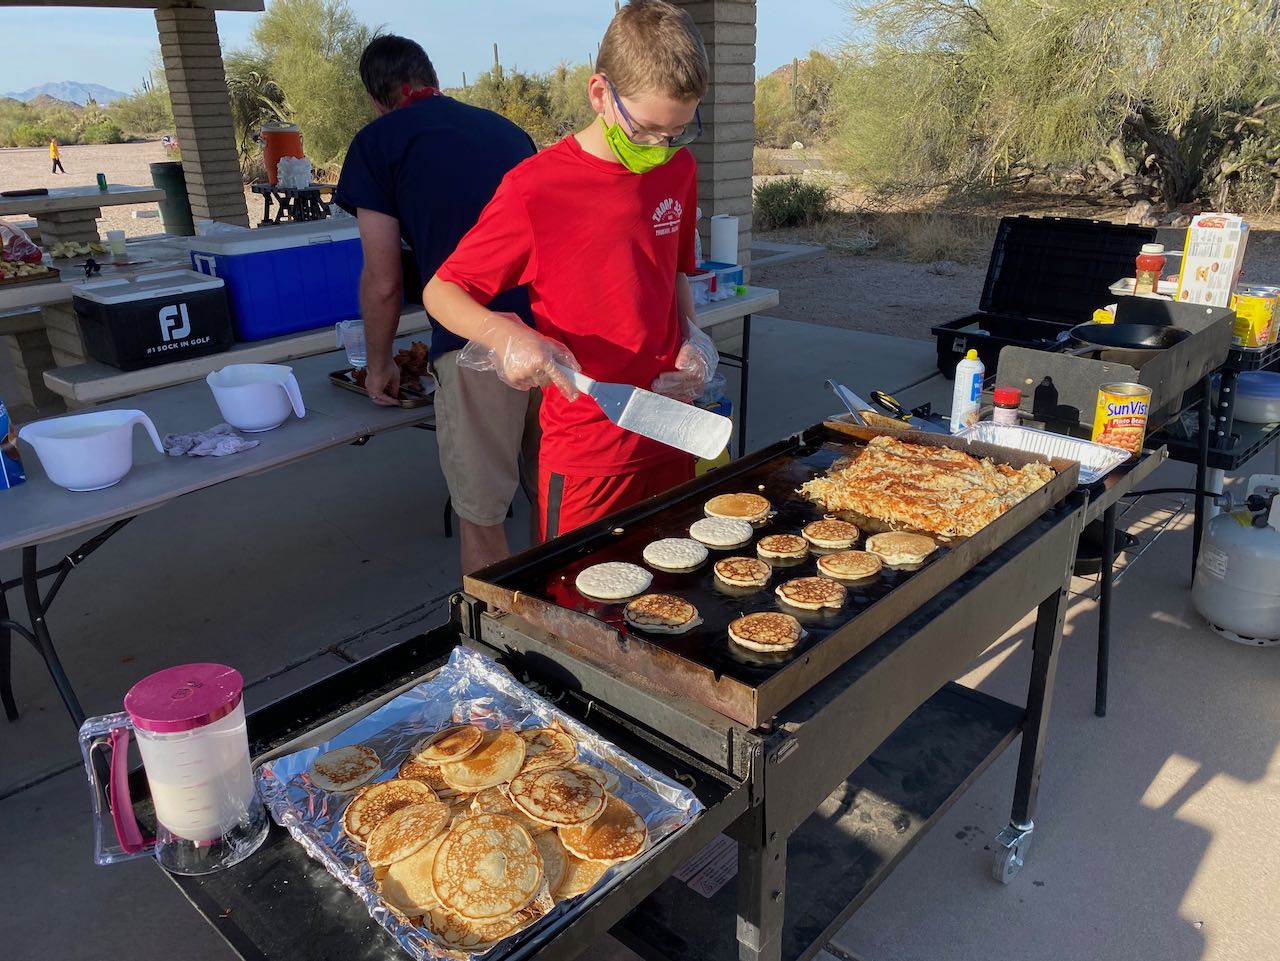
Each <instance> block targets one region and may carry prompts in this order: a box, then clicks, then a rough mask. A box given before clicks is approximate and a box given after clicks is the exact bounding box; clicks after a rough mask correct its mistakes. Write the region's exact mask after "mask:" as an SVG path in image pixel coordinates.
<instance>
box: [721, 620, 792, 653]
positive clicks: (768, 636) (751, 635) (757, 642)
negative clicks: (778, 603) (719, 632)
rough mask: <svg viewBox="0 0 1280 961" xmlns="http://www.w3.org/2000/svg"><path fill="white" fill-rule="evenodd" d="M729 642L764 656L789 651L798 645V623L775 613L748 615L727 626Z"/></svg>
mask: <svg viewBox="0 0 1280 961" xmlns="http://www.w3.org/2000/svg"><path fill="white" fill-rule="evenodd" d="M729 640H730V641H732V642H733V643H735V644H738V645H740V646H742V647H745V648H746V649H747V650H749V651H760V652H762V653H765V654H772V653H776V652H778V651H789V650H791V649H792V648H793V647H795V646H796V645H797V644H799V643H800V622H799V621H797V620H796V619H795V618H794V617H792V616H791V615H790V614H780V613H778V612H777V611H762V612H760V613H758V614H748V615H746V616H745V617H740V618H738V619H737V620H736V621H733V622H731V623H730V624H729Z"/></svg>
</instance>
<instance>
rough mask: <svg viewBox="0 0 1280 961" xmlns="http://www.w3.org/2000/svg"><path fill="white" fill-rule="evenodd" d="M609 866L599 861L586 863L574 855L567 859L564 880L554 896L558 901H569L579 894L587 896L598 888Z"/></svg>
mask: <svg viewBox="0 0 1280 961" xmlns="http://www.w3.org/2000/svg"><path fill="white" fill-rule="evenodd" d="M608 870H609V865H607V864H601V863H600V862H599V861H584V860H582V858H575V857H574V856H573V855H572V854H570V855H568V856H566V857H565V869H564V880H563V881H561V882H560V887H558V888H556V890H555V891H554V892H552V893H553V896H554V897H555V899H556V900H557V901H567V900H569V898H576V897H577V896H578V895H579V894H586V893H587V892H588V891H590V890H591V889H592V888H594V887H595V886H596V882H597V881H599V880H600V879H601V878H602V877H604V872H606V871H608Z"/></svg>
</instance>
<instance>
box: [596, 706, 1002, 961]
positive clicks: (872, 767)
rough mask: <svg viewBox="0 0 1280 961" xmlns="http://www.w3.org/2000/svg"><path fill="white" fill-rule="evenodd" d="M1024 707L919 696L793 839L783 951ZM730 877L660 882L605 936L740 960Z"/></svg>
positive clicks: (820, 937) (837, 914)
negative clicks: (710, 892) (695, 885)
mask: <svg viewBox="0 0 1280 961" xmlns="http://www.w3.org/2000/svg"><path fill="white" fill-rule="evenodd" d="M1024 716H1025V712H1024V710H1023V709H1022V708H1019V707H1015V706H1014V705H1012V704H1009V703H1007V702H1005V701H1002V700H999V699H997V698H994V697H990V696H989V695H986V694H983V693H981V692H979V691H975V690H972V689H970V688H967V687H963V686H962V685H959V684H948V685H947V686H946V687H944V688H942V690H940V691H939V692H938V693H937V694H935V695H934V696H933V697H932V698H930V699H929V700H928V701H926V702H925V703H924V704H923V705H922V706H921V707H919V708H918V709H917V710H916V711H915V713H913V714H912V715H911V716H910V717H909V718H908V719H907V720H906V721H905V722H903V724H902V725H901V726H900V727H898V729H897V730H896V731H894V733H893V734H892V735H891V736H890V737H889V738H888V739H887V740H886V741H885V742H884V743H883V744H882V745H881V746H880V747H879V748H878V749H877V750H876V752H875V753H874V754H872V755H871V757H870V758H868V759H867V761H865V762H864V763H863V764H862V765H860V766H859V767H858V768H857V770H855V771H854V772H853V774H852V775H851V776H850V777H849V778H848V779H847V780H846V781H845V782H844V783H843V784H841V785H840V786H839V787H838V788H837V789H836V790H835V791H833V792H832V793H831V795H830V796H829V797H828V798H827V800H826V801H825V802H824V803H823V804H822V805H821V806H820V807H819V808H818V810H817V811H815V812H814V814H813V815H812V816H811V817H809V819H808V820H807V821H805V822H804V824H803V825H802V826H801V828H800V829H799V830H798V831H797V832H795V833H794V834H792V835H791V839H790V842H789V844H788V847H787V858H788V870H787V892H786V905H787V912H786V923H785V926H784V928H783V936H782V937H783V943H782V957H784V958H787V959H794V961H804V959H807V958H809V957H811V956H812V955H813V954H814V953H816V952H817V951H818V950H819V949H820V948H821V947H822V946H823V945H824V944H825V943H826V942H827V941H828V940H829V939H830V938H831V937H832V936H833V935H834V934H835V933H836V932H837V931H838V930H839V928H840V926H841V925H843V924H844V923H845V921H847V920H848V918H849V917H850V916H851V915H852V914H853V913H854V911H856V910H857V909H858V908H859V907H860V906H861V905H862V903H863V902H864V901H866V899H867V898H869V897H870V896H871V893H872V892H873V891H875V889H876V888H877V887H878V886H879V885H880V883H881V882H882V881H884V879H885V878H887V877H888V875H889V873H890V872H891V871H892V870H893V868H894V867H895V866H896V865H897V863H898V862H899V861H900V860H902V858H903V857H905V856H906V854H907V853H908V852H909V851H910V850H911V849H912V847H914V846H915V844H916V842H917V841H919V840H920V839H921V838H922V837H923V836H924V834H925V833H926V832H927V831H928V830H929V829H930V828H931V827H933V825H934V824H935V823H936V822H937V820H938V818H940V817H941V816H942V815H943V814H944V813H946V811H947V810H948V809H949V808H950V807H951V805H952V804H954V803H955V801H956V799H957V798H958V797H959V796H960V795H961V794H963V793H964V792H965V791H966V790H967V789H968V788H969V786H970V785H971V784H972V783H973V782H974V780H976V779H977V777H978V776H979V775H980V774H981V773H982V772H983V771H985V770H986V769H987V767H988V766H989V765H990V764H991V763H992V762H993V761H994V760H995V759H996V758H997V757H999V756H1000V754H1001V753H1002V752H1003V751H1004V749H1005V748H1007V747H1008V746H1009V745H1010V744H1011V743H1012V741H1013V740H1014V738H1015V737H1016V736H1017V735H1018V733H1019V732H1020V731H1021V729H1022V722H1023V718H1024ZM736 916H737V884H736V881H730V882H729V883H727V884H725V886H724V887H722V888H721V889H720V890H719V891H718V892H716V894H715V895H714V896H713V897H711V898H705V897H702V896H701V895H699V894H697V893H694V892H693V891H692V890H691V889H690V888H689V887H687V886H686V885H685V884H684V883H683V882H681V881H678V880H676V879H674V878H671V879H669V880H667V881H666V882H665V883H664V884H663V885H662V886H661V887H660V888H658V890H657V891H655V892H654V893H653V894H652V895H651V896H650V897H649V898H648V899H647V900H646V901H644V902H643V903H642V904H641V905H640V906H639V907H638V908H636V909H635V910H634V911H633V912H631V914H630V915H628V917H627V918H626V920H625V921H623V923H622V925H620V926H619V927H617V928H615V929H614V931H613V934H614V935H615V936H616V937H618V938H621V939H622V940H623V941H625V942H626V943H627V944H628V946H630V947H631V948H632V949H633V950H635V951H637V952H639V953H640V954H642V955H644V956H646V957H652V958H661V959H667V961H695V959H696V961H719V959H724V961H731V959H736V958H737V957H738V940H737V931H736V928H735V918H736Z"/></svg>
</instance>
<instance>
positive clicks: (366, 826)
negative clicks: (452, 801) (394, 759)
mask: <svg viewBox="0 0 1280 961" xmlns="http://www.w3.org/2000/svg"><path fill="white" fill-rule="evenodd" d="M427 803H438V802H437V799H436V796H435V793H434V792H433V791H432V790H431V788H429V787H427V786H426V785H425V784H423V783H422V782H421V781H409V780H406V779H404V778H393V779H392V780H390V781H379V782H378V783H377V784H370V785H369V786H368V787H367V788H365V789H364V790H363V791H361V792H360V793H359V794H357V795H356V796H355V797H354V798H352V799H351V803H350V804H348V805H347V809H346V810H345V811H343V812H342V830H343V833H345V834H346V835H347V837H349V838H350V839H351V840H353V841H355V842H356V843H357V844H365V843H366V842H367V841H368V840H369V835H370V834H372V833H373V829H374V828H376V827H377V826H378V825H379V824H381V823H382V822H383V821H385V820H386V819H387V818H389V817H391V815H393V814H395V813H396V812H397V811H399V810H400V809H401V808H407V807H408V806H409V805H410V804H427Z"/></svg>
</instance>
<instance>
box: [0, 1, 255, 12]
mask: <svg viewBox="0 0 1280 961" xmlns="http://www.w3.org/2000/svg"><path fill="white" fill-rule="evenodd" d="M0 7H93V8H96V9H99V10H161V9H163V8H165V7H203V8H204V9H206V10H227V11H238V12H241V13H258V12H261V11H262V10H265V9H266V7H267V5H266V0H0Z"/></svg>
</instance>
